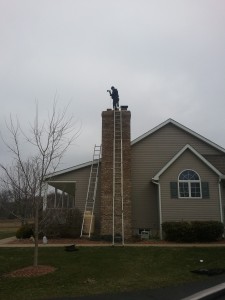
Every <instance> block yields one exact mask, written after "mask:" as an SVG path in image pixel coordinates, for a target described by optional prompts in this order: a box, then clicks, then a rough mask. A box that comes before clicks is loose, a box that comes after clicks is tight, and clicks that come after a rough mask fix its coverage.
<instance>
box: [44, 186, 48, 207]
mask: <svg viewBox="0 0 225 300" xmlns="http://www.w3.org/2000/svg"><path fill="white" fill-rule="evenodd" d="M47 195H48V183H47V182H45V183H44V195H43V211H45V210H46V209H47Z"/></svg>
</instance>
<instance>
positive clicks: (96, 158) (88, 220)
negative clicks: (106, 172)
mask: <svg viewBox="0 0 225 300" xmlns="http://www.w3.org/2000/svg"><path fill="white" fill-rule="evenodd" d="M100 156H101V146H96V145H95V147H94V153H93V160H92V165H91V171H90V176H89V183H88V190H87V196H86V203H85V208H84V215H83V221H82V226H81V234H80V236H81V237H82V236H86V237H90V236H91V233H92V224H93V215H94V208H95V198H96V192H97V186H98V174H99V163H100Z"/></svg>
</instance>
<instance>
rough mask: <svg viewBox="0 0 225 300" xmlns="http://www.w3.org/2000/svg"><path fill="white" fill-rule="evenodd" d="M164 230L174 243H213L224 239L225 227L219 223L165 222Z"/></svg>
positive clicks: (166, 236) (167, 238)
mask: <svg viewBox="0 0 225 300" xmlns="http://www.w3.org/2000/svg"><path fill="white" fill-rule="evenodd" d="M162 230H163V232H164V234H165V239H166V240H168V241H172V242H212V241H216V240H218V239H221V238H222V235H223V232H224V226H223V223H221V222H217V221H194V222H164V223H163V224H162Z"/></svg>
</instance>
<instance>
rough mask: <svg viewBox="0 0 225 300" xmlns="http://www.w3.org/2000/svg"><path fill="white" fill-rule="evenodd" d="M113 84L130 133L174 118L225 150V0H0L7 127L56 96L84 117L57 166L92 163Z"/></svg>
mask: <svg viewBox="0 0 225 300" xmlns="http://www.w3.org/2000/svg"><path fill="white" fill-rule="evenodd" d="M112 85H114V86H115V87H116V88H118V91H119V95H120V104H121V105H122V104H123V105H128V106H129V110H130V111H131V114H132V119H131V135H132V139H134V138H136V137H138V136H140V135H141V134H144V133H145V132H146V131H148V130H150V129H152V128H153V127H155V126H157V125H158V124H160V123H161V122H164V121H165V120H167V119H168V118H173V119H174V120H176V121H178V122H180V123H181V124H183V125H185V126H187V127H189V128H190V129H192V130H194V131H196V132H197V133H200V134H201V135H203V136H205V137H206V138H208V139H210V140H212V141H213V142H215V143H217V144H219V145H220V146H222V147H224V148H225V132H224V129H225V1H224V0H0V101H1V109H0V126H1V131H2V132H3V134H5V133H6V130H5V119H8V117H9V115H10V114H12V115H13V116H17V117H18V119H19V120H20V122H21V125H22V126H23V127H24V128H28V126H29V123H31V122H32V120H33V118H34V114H35V100H38V102H39V109H40V114H41V116H45V115H46V112H47V111H48V110H49V109H51V106H52V102H53V99H54V97H55V95H56V96H57V100H58V106H59V107H63V106H65V105H67V104H68V103H70V113H73V115H74V117H75V119H76V120H77V122H78V123H77V126H79V124H82V129H81V133H80V136H79V137H78V138H77V140H76V143H75V144H74V145H73V146H72V147H71V148H70V150H69V151H68V153H67V155H66V156H65V157H64V159H63V164H62V165H61V168H66V167H70V166H73V165H76V164H79V163H83V162H86V161H89V160H91V159H92V154H93V147H94V145H95V144H97V145H99V144H100V143H101V112H102V111H104V110H106V109H107V108H110V107H111V100H110V97H109V95H108V93H107V92H106V90H107V89H109V88H110V87H111V86H112ZM0 146H1V153H2V154H1V158H0V159H1V161H2V160H3V161H5V162H7V161H10V157H9V155H8V154H7V152H6V151H5V150H4V147H3V143H2V142H0ZM23 147H24V153H26V151H27V149H26V144H24V145H23Z"/></svg>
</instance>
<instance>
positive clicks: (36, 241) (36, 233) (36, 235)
mask: <svg viewBox="0 0 225 300" xmlns="http://www.w3.org/2000/svg"><path fill="white" fill-rule="evenodd" d="M38 204H39V200H38V199H35V216H34V267H37V266H38V218H39V205H38Z"/></svg>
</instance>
